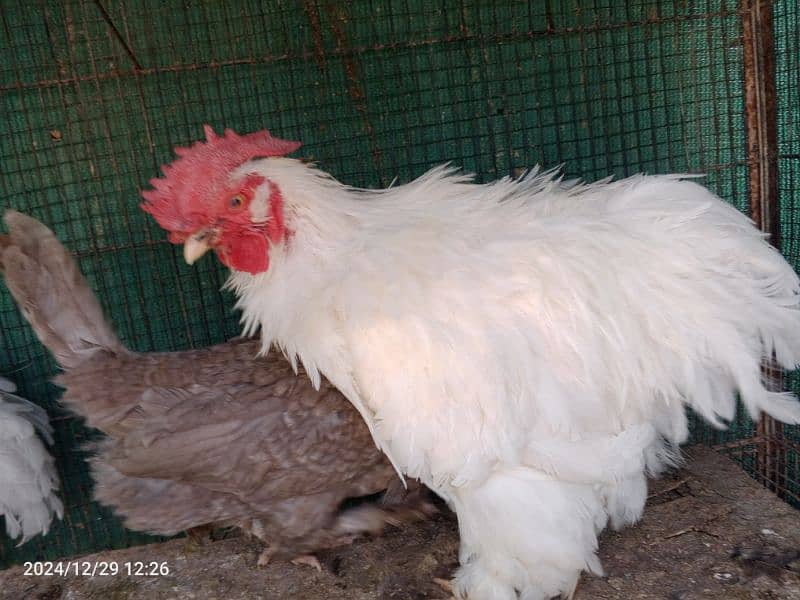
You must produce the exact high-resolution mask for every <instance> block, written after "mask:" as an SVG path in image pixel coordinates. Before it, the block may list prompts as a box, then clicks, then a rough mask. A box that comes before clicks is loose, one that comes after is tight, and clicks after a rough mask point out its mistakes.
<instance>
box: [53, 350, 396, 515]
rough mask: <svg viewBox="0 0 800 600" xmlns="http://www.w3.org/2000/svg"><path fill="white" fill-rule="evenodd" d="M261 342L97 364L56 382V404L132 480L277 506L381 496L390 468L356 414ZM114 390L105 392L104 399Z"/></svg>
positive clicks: (328, 388)
mask: <svg viewBox="0 0 800 600" xmlns="http://www.w3.org/2000/svg"><path fill="white" fill-rule="evenodd" d="M257 347H258V343H257V342H252V341H244V340H239V341H232V342H229V343H227V344H221V345H218V346H213V347H211V348H207V349H203V350H194V351H187V352H176V353H162V354H148V355H138V356H137V355H117V356H113V355H104V356H97V358H96V360H93V361H89V364H85V365H81V366H79V367H78V368H76V369H73V370H72V371H70V372H69V373H67V374H65V375H62V376H61V377H60V378H59V382H60V383H61V384H62V385H64V386H65V387H66V392H65V394H64V401H65V402H67V403H68V404H70V405H72V406H73V407H74V408H75V409H76V410H77V411H78V412H80V413H81V414H85V415H88V421H89V423H90V424H91V425H93V426H95V427H98V428H100V429H102V430H103V431H105V432H106V433H108V434H109V435H111V436H112V437H113V438H114V440H115V443H114V444H113V445H109V446H107V447H105V448H104V452H103V459H104V460H107V461H108V462H109V463H110V464H111V465H112V466H113V467H114V468H115V469H116V470H118V471H119V472H120V473H122V474H124V475H128V476H132V477H143V478H153V479H167V480H173V481H177V482H182V483H187V484H191V485H194V486H200V487H204V488H207V489H210V490H214V491H219V492H226V493H230V494H235V495H236V496H237V497H239V498H240V499H242V500H243V501H245V502H248V503H251V504H259V503H262V502H276V501H278V500H281V499H284V498H289V497H292V496H297V495H309V494H316V493H319V492H323V491H329V490H339V491H340V492H341V493H342V497H347V496H354V495H363V494H370V493H374V492H378V491H380V490H382V489H384V488H385V487H386V486H387V485H388V484H389V482H390V481H391V480H392V471H391V470H390V468H389V466H388V463H387V462H386V461H385V459H384V457H383V456H382V455H381V453H380V452H379V451H378V450H377V449H376V448H375V446H374V444H373V443H372V440H371V437H370V435H369V432H368V430H367V428H366V426H365V425H364V423H363V421H362V420H361V418H360V416H359V415H358V413H357V412H356V411H355V410H354V409H353V408H352V406H351V405H350V404H349V403H348V402H347V401H346V400H345V399H344V398H343V397H342V396H341V394H339V393H338V392H337V391H336V390H335V389H333V388H332V387H331V386H330V385H329V384H327V383H325V384H324V385H323V386H322V387H321V388H320V390H319V391H317V390H315V389H314V388H313V387H312V385H311V384H310V383H309V381H308V379H307V378H306V377H302V376H301V377H298V376H297V375H295V374H294V372H293V371H292V370H291V367H290V366H289V364H288V363H287V362H286V361H285V360H283V359H282V358H280V357H278V356H275V355H270V356H267V357H263V358H257V359H253V356H254V355H255V353H256V351H257ZM109 390H112V391H113V394H110V393H109Z"/></svg>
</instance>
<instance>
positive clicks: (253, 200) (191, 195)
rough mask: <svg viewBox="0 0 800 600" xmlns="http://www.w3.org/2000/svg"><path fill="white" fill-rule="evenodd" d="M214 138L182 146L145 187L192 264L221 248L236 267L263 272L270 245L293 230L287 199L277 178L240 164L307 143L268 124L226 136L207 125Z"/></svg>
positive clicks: (147, 206) (149, 207) (149, 204)
mask: <svg viewBox="0 0 800 600" xmlns="http://www.w3.org/2000/svg"><path fill="white" fill-rule="evenodd" d="M205 134H206V141H205V142H197V143H195V144H193V145H192V146H190V147H189V148H176V149H175V153H176V154H177V155H178V157H179V158H177V159H176V160H175V161H173V162H172V163H170V164H168V165H164V166H163V167H162V171H163V172H164V177H162V178H159V179H151V180H150V184H151V185H152V186H153V189H152V190H146V191H143V192H142V197H143V198H144V199H145V202H144V203H142V209H143V210H144V211H145V212H148V213H150V214H151V215H153V217H154V218H155V219H156V221H158V224H159V225H161V227H163V228H164V229H165V230H167V231H168V232H169V240H170V241H171V242H172V243H173V244H183V245H184V246H183V254H184V257H185V258H186V262H188V263H189V264H192V263H193V262H194V261H196V260H197V259H198V258H200V257H201V256H202V255H203V254H205V253H206V251H208V250H210V249H213V250H214V251H216V253H217V256H219V259H220V260H221V261H222V262H223V263H224V264H225V265H227V266H228V267H230V268H231V269H235V270H237V271H245V272H247V273H252V274H256V273H261V272H263V271H266V270H267V268H268V267H269V247H270V244H277V243H280V242H281V241H282V240H283V239H284V238H285V236H286V229H285V225H284V219H283V198H282V197H281V191H280V189H279V188H278V186H277V185H275V184H274V183H273V182H271V181H269V180H267V179H265V178H264V177H262V176H261V175H258V174H255V173H252V172H248V170H247V169H241V168H240V167H241V166H242V165H243V164H245V163H247V162H248V161H249V160H251V159H253V158H264V157H270V156H283V155H284V154H288V153H290V152H293V151H295V150H297V148H299V147H300V142H289V141H286V140H280V139H278V138H274V137H272V136H271V135H270V134H269V132H268V131H260V132H257V133H251V134H248V135H243V136H240V135H237V134H236V133H235V132H233V131H231V130H230V129H226V130H225V133H224V134H223V135H221V136H218V135H216V134H215V133H214V130H213V129H212V128H211V127H210V126H208V125H206V126H205Z"/></svg>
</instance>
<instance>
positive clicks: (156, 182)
mask: <svg viewBox="0 0 800 600" xmlns="http://www.w3.org/2000/svg"><path fill="white" fill-rule="evenodd" d="M203 131H205V134H206V141H205V142H203V141H199V142H195V143H194V144H192V145H191V146H189V147H188V148H187V147H179V148H175V154H177V155H178V158H177V159H175V160H174V161H172V162H171V163H169V164H166V165H163V166H162V167H161V170H162V171H163V173H164V177H160V178H154V179H151V180H150V185H152V186H153V189H152V190H144V191H142V193H141V194H142V197H143V198H144V199H145V201H144V202H143V203H142V204H141V208H142V210H144V211H145V212H147V213H150V214H151V215H153V217H154V218H155V219H156V221H158V224H159V225H161V227H163V228H164V229H166V230H167V231H170V232H187V233H191V232H192V231H193V230H194V228H195V227H196V225H197V223H195V220H196V219H197V218H198V217H199V216H201V215H203V214H204V213H205V212H206V210H204V209H205V208H206V206H205V205H206V203H207V202H209V201H214V200H216V199H217V197H216V194H217V193H218V192H221V190H223V189H224V188H225V186H226V184H227V183H228V176H229V175H230V172H231V171H232V170H233V169H235V168H236V167H238V166H239V165H241V164H243V163H245V162H247V161H248V160H250V159H251V158H266V157H269V156H283V155H285V154H289V153H290V152H294V151H295V150H297V149H298V148H299V147H300V146H301V144H300V142H290V141H287V140H281V139H279V138H276V137H272V136H271V135H270V133H269V131H266V130H264V131H257V132H255V133H248V134H246V135H239V134H237V133H236V132H235V131H233V130H231V129H226V130H225V133H223V134H222V135H217V134H216V133H215V132H214V129H213V128H212V127H211V126H210V125H204V126H203Z"/></svg>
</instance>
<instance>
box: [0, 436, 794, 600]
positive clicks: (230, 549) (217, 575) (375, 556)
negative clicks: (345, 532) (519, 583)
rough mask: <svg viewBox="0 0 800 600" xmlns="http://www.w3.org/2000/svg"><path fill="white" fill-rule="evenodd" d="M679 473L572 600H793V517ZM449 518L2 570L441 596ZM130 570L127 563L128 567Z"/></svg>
mask: <svg viewBox="0 0 800 600" xmlns="http://www.w3.org/2000/svg"><path fill="white" fill-rule="evenodd" d="M686 455H687V457H688V461H687V464H686V466H685V467H684V468H683V469H681V470H678V471H676V472H675V473H673V474H671V475H669V476H667V477H665V478H663V479H662V480H660V481H657V482H654V483H653V484H652V486H651V487H652V490H651V494H650V499H649V501H648V504H649V506H648V508H647V510H646V511H645V516H644V518H643V520H642V522H641V523H640V524H639V525H637V526H636V527H632V528H628V529H626V530H625V531H623V532H620V533H616V532H607V533H605V534H604V535H603V536H602V538H601V541H600V555H601V557H602V559H603V564H604V566H605V570H606V575H605V577H602V578H601V577H585V578H584V579H583V580H582V581H581V583H580V584H579V586H578V590H577V592H576V594H575V599H576V600H590V599H591V600H606V599H608V600H611V599H619V600H628V599H631V600H633V599H640V598H665V599H669V600H694V599H701V598H702V599H719V600H723V599H725V600H738V599H751V598H752V599H764V600H783V599H787V600H788V599H797V600H800V511H796V510H794V509H792V508H791V507H789V506H788V505H786V504H784V503H783V502H781V501H780V500H778V499H777V498H775V497H774V496H773V495H772V494H770V493H769V492H768V491H766V490H765V489H763V488H762V487H760V486H759V485H758V484H757V483H756V482H754V481H753V480H751V479H750V478H749V477H747V475H745V474H744V473H743V472H742V471H741V470H740V469H739V467H737V466H736V465H735V464H734V463H732V462H730V461H729V460H728V459H726V458H724V457H722V456H720V455H719V454H715V453H713V452H711V451H710V450H707V449H703V448H699V447H694V448H691V449H688V450H687V451H686ZM457 545H458V536H457V530H456V523H455V520H454V518H453V516H452V515H450V514H448V513H446V512H443V513H442V514H440V515H439V516H437V517H436V518H434V519H433V520H432V521H430V522H429V523H426V524H424V525H421V526H419V525H418V526H413V527H408V528H406V529H405V530H402V531H397V530H395V531H393V532H390V533H389V534H388V535H386V536H384V537H382V538H380V539H373V540H365V541H362V542H357V543H356V544H354V545H352V546H350V547H348V548H344V549H338V550H334V551H329V552H324V553H322V554H320V555H319V558H320V562H321V564H322V566H323V570H322V572H317V571H315V570H314V569H313V568H311V567H308V566H295V565H291V564H287V563H274V564H270V565H268V566H267V567H265V568H257V567H256V566H255V563H256V558H257V556H258V552H259V546H258V544H256V543H255V542H252V541H249V540H246V539H244V538H241V537H238V538H228V539H224V540H221V541H214V542H211V541H209V542H206V543H202V544H201V543H196V542H192V541H187V540H185V539H178V540H172V541H169V542H167V543H163V544H154V545H150V546H142V547H138V548H131V549H128V550H121V551H114V552H100V553H97V554H93V555H91V556H87V557H84V558H82V559H81V560H82V561H89V562H90V563H95V562H98V561H116V563H117V564H118V565H119V566H120V569H125V568H127V567H125V564H126V563H127V564H129V565H131V564H132V563H135V562H136V561H140V562H145V563H152V562H156V563H165V564H166V566H167V568H168V569H169V574H162V575H153V576H149V575H135V574H131V575H127V574H123V575H117V576H115V577H111V576H106V577H100V576H95V577H88V576H85V577H84V576H81V577H76V576H74V575H70V576H66V577H59V576H51V577H45V576H39V577H36V576H24V575H23V570H22V568H21V567H15V568H12V569H9V570H6V571H0V597H2V598H4V599H5V598H8V599H9V600H11V599H13V600H17V599H36V600H57V599H64V600H84V599H96V600H123V599H126V600H127V599H142V600H145V599H146V600H152V599H156V598H175V599H180V600H188V599H192V600H193V599H198V600H212V599H218V600H234V599H248V600H249V599H265V600H266V599H270V600H272V599H299V600H340V599H342V600H344V599H347V600H376V599H381V600H384V599H395V600H419V599H423V598H431V599H446V598H448V597H449V594H447V593H445V592H444V591H443V590H442V589H441V588H440V587H438V586H437V585H436V584H435V583H434V582H433V578H435V577H440V578H446V577H447V576H448V574H449V573H451V572H452V570H453V569H454V568H455V567H456V561H457ZM131 568H132V570H133V569H136V565H135V564H133V565H132V567H131Z"/></svg>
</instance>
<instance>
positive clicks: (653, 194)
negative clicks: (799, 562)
mask: <svg viewBox="0 0 800 600" xmlns="http://www.w3.org/2000/svg"><path fill="white" fill-rule="evenodd" d="M244 172H254V173H258V174H260V175H262V176H264V177H265V178H267V179H268V180H269V182H271V183H273V184H275V185H277V186H278V188H279V189H280V190H281V193H282V197H283V199H284V203H285V216H286V223H287V228H288V229H289V230H290V231H291V235H290V236H289V237H288V240H287V242H286V243H284V244H282V245H280V246H278V247H273V248H271V250H270V268H269V270H268V271H267V272H265V273H262V274H259V275H255V276H252V275H249V274H246V273H239V272H235V273H233V274H232V276H231V279H230V286H231V287H232V288H233V289H235V291H236V292H237V294H238V295H239V304H238V305H239V307H241V308H242V310H243V321H244V323H245V326H246V329H248V330H250V331H254V330H255V328H257V327H258V326H260V327H261V331H262V337H263V343H264V350H266V349H267V348H268V347H269V346H270V344H272V343H275V344H276V345H278V346H279V347H280V348H282V349H283V350H284V352H285V353H286V354H287V355H288V356H289V358H290V359H292V360H296V357H299V358H300V360H301V361H302V362H303V364H304V366H305V368H306V370H307V371H308V373H309V375H310V376H311V377H312V379H313V380H314V381H316V382H318V381H319V378H320V374H323V375H325V376H327V377H328V378H329V379H330V380H331V381H332V382H333V383H334V385H336V386H337V387H338V388H339V389H340V390H341V391H342V392H343V393H344V394H345V395H346V396H347V397H348V398H349V400H350V401H351V402H352V403H353V404H354V405H355V406H356V407H357V408H358V409H359V410H360V412H361V414H362V415H363V416H364V418H365V419H366V421H367V423H368V424H369V425H370V428H371V430H372V432H373V436H374V437H375V440H376V443H377V444H378V445H379V446H380V447H381V448H382V449H383V450H385V451H386V453H387V454H388V455H389V456H390V458H391V459H392V460H393V462H394V464H395V465H396V466H397V467H398V468H399V469H400V470H401V471H402V472H404V473H406V474H408V475H411V476H414V477H420V478H421V479H422V481H424V482H425V483H426V484H427V485H429V486H430V487H432V488H433V489H435V490H436V491H437V492H438V493H439V494H440V495H442V496H443V497H445V498H446V499H447V500H448V501H449V503H450V504H451V506H453V507H454V508H455V510H456V511H457V513H458V517H459V526H460V530H461V538H462V539H461V553H460V559H461V563H462V567H461V569H460V570H459V572H458V574H457V576H456V584H457V591H458V592H459V593H460V594H468V595H469V597H470V599H471V600H485V599H489V600H513V599H515V598H517V596H518V595H519V596H520V597H521V598H523V599H524V600H541V599H544V598H549V597H551V596H553V595H556V594H563V595H569V594H570V593H571V592H572V590H573V589H574V586H575V584H576V582H577V580H578V577H579V575H580V573H581V571H582V570H589V571H592V572H595V573H599V572H601V566H600V564H599V561H598V560H597V558H596V555H595V551H596V548H597V533H598V532H599V531H601V530H602V529H603V528H604V527H605V526H606V524H607V522H609V521H610V522H611V524H612V525H613V526H615V527H620V526H623V525H625V524H628V523H632V522H634V521H636V520H637V519H638V518H639V517H640V516H641V513H642V510H643V507H644V502H645V498H646V495H647V493H646V489H647V483H646V479H645V476H646V474H647V473H648V472H649V473H653V474H657V473H658V472H659V471H660V470H661V469H662V468H663V467H664V466H665V465H667V464H669V463H670V462H671V461H673V460H674V457H675V456H676V450H675V448H676V447H677V445H678V444H680V443H682V442H684V441H685V440H686V437H687V435H688V427H687V419H686V415H685V406H686V405H688V406H690V407H692V408H693V409H694V410H696V411H697V412H698V413H699V414H701V415H702V416H703V417H705V418H706V419H707V420H708V421H709V422H711V423H712V424H714V425H716V426H720V427H722V426H724V425H725V423H726V421H729V420H730V419H732V418H733V416H734V414H735V398H736V393H737V392H738V394H739V395H740V397H741V398H742V400H743V402H744V404H745V406H746V407H747V409H748V411H749V412H750V414H751V415H752V416H753V417H755V418H757V417H758V416H759V414H760V413H761V411H765V412H767V413H769V414H771V415H773V416H774V417H776V418H778V419H780V420H782V421H785V422H787V423H797V422H800V403H798V402H797V401H796V400H795V399H794V398H793V397H792V396H790V395H788V394H781V393H776V392H773V391H771V390H769V389H767V387H765V385H764V383H765V382H764V381H762V374H761V364H762V359H764V358H769V357H770V356H772V355H773V353H774V355H775V358H776V359H777V361H778V362H779V363H780V364H781V365H782V366H783V367H785V368H787V369H793V368H794V367H795V366H796V364H797V363H798V361H799V360H800V310H798V298H799V296H798V292H799V291H800V284H799V282H798V277H797V275H796V274H795V273H794V271H793V270H792V268H791V267H790V266H789V264H788V263H787V262H786V261H785V260H784V259H783V258H782V257H781V255H780V254H779V253H778V252H777V251H776V250H775V249H774V248H772V247H771V246H770V245H769V244H768V243H767V241H766V240H765V239H764V236H763V235H762V234H761V233H760V232H759V231H758V230H757V229H756V228H755V227H753V224H752V223H751V222H750V221H749V220H748V219H747V218H746V217H745V216H743V215H742V214H741V213H740V212H738V211H737V210H736V209H735V208H733V207H731V206H730V205H728V204H726V203H724V202H723V201H722V200H720V199H719V198H717V197H716V196H715V195H714V194H712V193H711V192H710V191H708V190H707V189H705V188H703V187H702V186H700V185H697V184H696V183H693V182H691V181H686V180H685V179H684V178H682V177H681V176H678V175H667V176H635V177H631V178H628V179H624V180H621V181H615V182H612V181H610V180H605V181H602V182H599V183H596V184H593V185H582V184H577V183H574V182H571V183H569V184H567V183H564V182H562V181H560V180H559V179H558V178H557V177H556V176H555V174H554V173H553V172H538V171H536V170H534V171H533V172H531V173H530V174H529V175H527V176H526V177H524V178H522V179H520V180H516V181H514V180H511V179H508V178H506V179H502V180H500V181H497V182H494V183H491V184H486V185H476V184H473V183H471V181H470V177H469V176H466V175H463V174H459V173H457V172H455V171H454V170H453V169H451V168H449V167H438V168H436V169H433V170H432V171H430V172H428V173H427V174H425V175H424V176H422V177H420V178H419V179H417V180H416V181H414V182H411V183H409V184H407V185H402V186H397V187H393V188H390V189H388V190H382V191H369V190H359V189H353V188H349V187H347V186H345V185H342V184H340V183H339V182H337V181H335V180H333V179H332V178H330V177H329V176H327V175H325V174H324V173H321V172H320V171H318V170H316V169H314V168H313V167H310V166H308V165H304V164H302V163H300V162H299V161H294V160H290V159H267V160H261V161H252V162H250V163H248V164H246V165H244V166H242V167H241V168H240V173H238V174H241V173H244ZM265 185H266V184H265Z"/></svg>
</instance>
